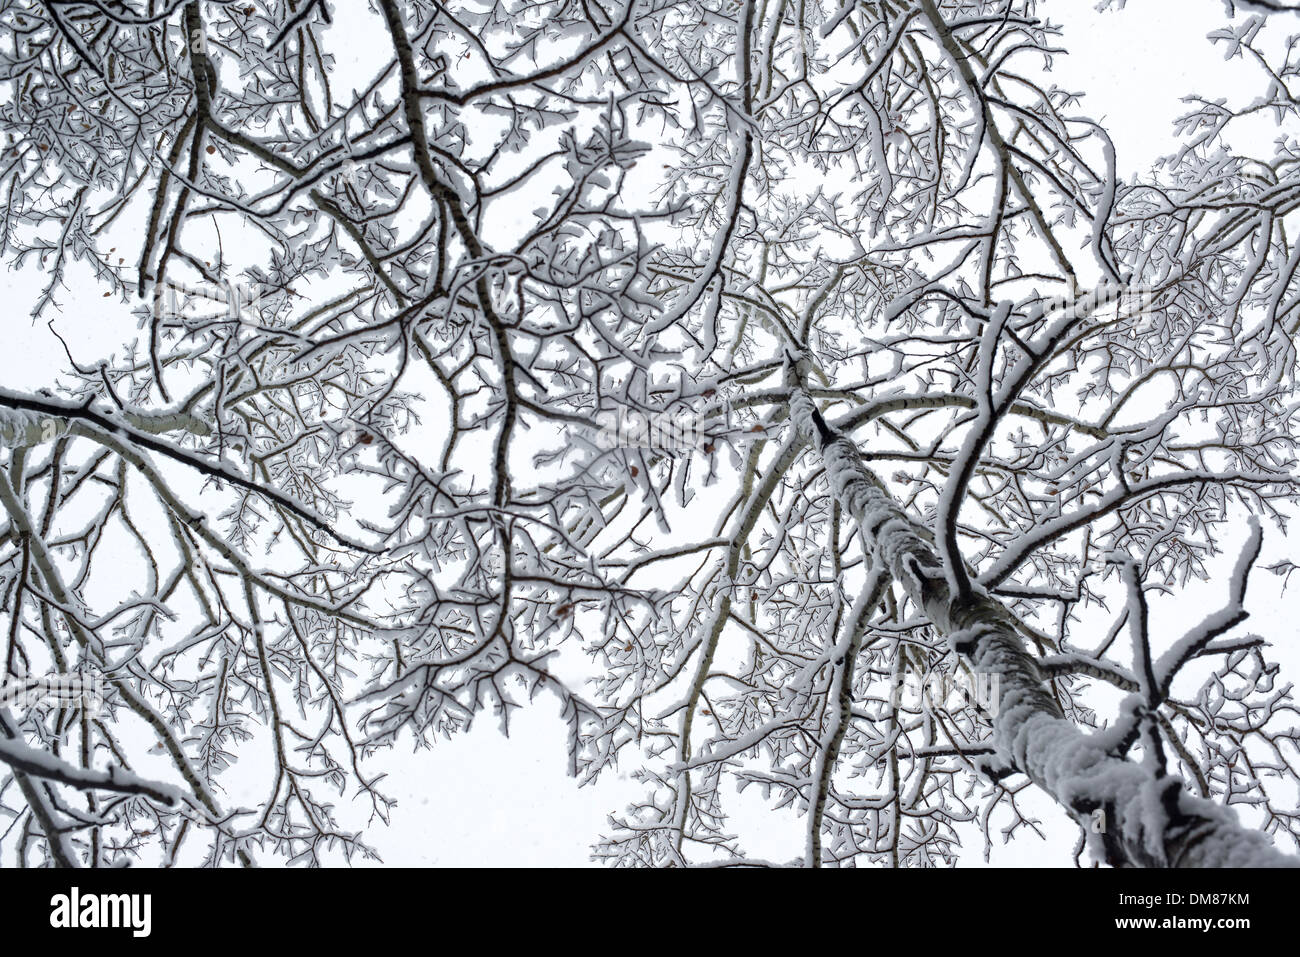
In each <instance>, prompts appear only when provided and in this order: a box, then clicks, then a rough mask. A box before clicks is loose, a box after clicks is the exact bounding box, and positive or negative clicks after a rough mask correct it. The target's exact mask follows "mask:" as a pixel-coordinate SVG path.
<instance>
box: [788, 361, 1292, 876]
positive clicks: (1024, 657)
mask: <svg viewBox="0 0 1300 957" xmlns="http://www.w3.org/2000/svg"><path fill="white" fill-rule="evenodd" d="M790 409H791V416H792V419H793V421H794V423H795V425H796V427H797V428H799V429H800V430H801V431H802V432H803V433H804V435H806V436H807V437H808V440H809V441H810V442H811V443H812V444H813V445H814V446H815V447H817V448H818V449H819V450H820V451H821V454H822V457H823V459H824V461H825V465H826V473H827V477H828V478H829V481H830V486H831V490H832V493H833V494H834V496H835V498H836V500H837V501H838V502H839V504H840V507H841V508H842V509H844V511H845V512H847V513H848V514H850V515H852V516H853V518H854V519H855V520H856V521H857V522H858V524H859V526H860V527H861V529H862V531H863V533H864V535H865V536H866V541H867V543H868V546H869V548H870V550H871V554H872V559H873V561H875V562H877V563H879V564H881V565H883V566H884V568H885V569H886V570H887V571H888V572H889V574H890V575H892V576H893V578H894V580H895V581H897V582H898V583H899V584H900V585H901V586H902V588H903V589H904V590H905V591H906V592H907V595H908V597H909V598H910V599H911V600H912V602H913V603H914V604H915V605H916V607H917V608H918V609H919V610H921V611H922V612H923V613H924V614H925V616H926V617H928V619H929V620H930V622H931V623H932V624H933V625H934V627H935V629H936V630H937V631H938V632H939V633H940V634H942V635H944V636H945V637H946V638H947V640H948V644H949V646H950V647H951V648H952V649H953V651H955V652H956V653H957V654H958V655H960V656H961V657H962V658H963V659H964V660H965V661H966V662H967V663H968V664H969V666H970V668H971V670H972V671H973V672H974V673H975V674H977V675H989V676H992V675H996V676H997V685H996V687H997V708H996V710H995V711H994V717H993V745H994V747H995V748H996V751H997V755H998V757H999V758H1000V759H1001V760H1002V761H1003V762H1005V764H1006V765H1007V766H1008V769H1010V770H1015V771H1019V772H1021V773H1024V774H1025V775H1027V776H1028V777H1029V779H1030V780H1031V781H1033V782H1034V783H1035V784H1036V785H1038V786H1039V787H1041V788H1042V789H1043V790H1044V791H1046V792H1047V793H1048V794H1049V795H1051V797H1052V798H1053V800H1055V801H1056V802H1057V803H1058V804H1060V805H1061V806H1062V807H1064V808H1065V809H1066V810H1067V811H1068V812H1069V813H1070V815H1071V816H1072V817H1073V818H1074V819H1075V820H1076V821H1077V822H1078V823H1079V825H1080V827H1082V828H1083V829H1084V831H1085V833H1087V834H1088V835H1089V838H1090V840H1091V841H1092V842H1093V844H1094V850H1096V851H1100V853H1101V855H1102V856H1103V857H1104V859H1105V860H1106V861H1107V863H1109V864H1112V865H1114V866H1117V867H1118V866H1122V867H1297V866H1300V859H1297V858H1295V857H1293V856H1290V855H1287V854H1284V853H1282V852H1281V851H1279V850H1277V849H1276V848H1275V847H1274V846H1273V845H1272V843H1271V842H1270V840H1269V839H1268V837H1267V836H1266V835H1264V834H1262V833H1261V832H1259V831H1257V830H1250V829H1247V828H1244V827H1242V826H1241V824H1240V823H1239V822H1238V821H1237V816H1236V814H1235V813H1234V812H1233V811H1231V810H1230V809H1228V808H1226V807H1223V806H1220V805H1218V804H1216V803H1214V802H1212V801H1209V800H1206V799H1204V798H1199V797H1196V796H1194V795H1192V794H1190V793H1188V792H1187V791H1186V790H1185V789H1184V787H1183V782H1182V780H1181V778H1179V777H1176V776H1170V775H1168V774H1166V773H1164V772H1163V771H1162V770H1159V769H1157V768H1155V767H1148V766H1144V765H1142V764H1139V763H1137V762H1136V761H1132V760H1128V759H1125V758H1121V757H1117V756H1116V755H1115V754H1114V753H1113V749H1114V747H1115V745H1116V743H1117V742H1118V740H1119V739H1118V736H1117V735H1115V734H1114V733H1111V732H1106V731H1103V732H1099V733H1096V734H1085V733H1084V732H1083V731H1081V730H1080V729H1079V728H1078V727H1077V726H1076V725H1075V724H1074V723H1073V722H1072V721H1070V720H1068V719H1067V718H1066V717H1065V716H1064V714H1063V713H1062V712H1061V709H1060V706H1059V705H1058V704H1057V702H1056V699H1055V697H1054V696H1053V695H1052V693H1051V692H1050V690H1049V689H1048V687H1047V685H1046V683H1045V681H1044V679H1043V676H1042V673H1041V672H1040V670H1039V668H1038V665H1037V662H1036V661H1035V659H1034V658H1033V656H1031V655H1030V654H1029V653H1028V652H1027V651H1026V649H1025V645H1024V642H1023V641H1022V639H1021V637H1020V633H1019V631H1018V630H1017V628H1016V626H1015V622H1016V619H1015V616H1014V615H1013V613H1012V612H1011V611H1010V610H1009V609H1007V607H1006V606H1005V605H1003V604H1002V603H1001V602H999V601H998V600H997V599H995V598H993V597H992V596H990V595H988V594H986V593H984V592H983V591H982V590H981V589H980V588H979V586H977V585H976V586H972V590H971V593H970V594H969V595H965V596H963V595H959V594H956V595H955V594H954V589H953V587H952V586H951V585H950V583H949V580H948V576H947V574H946V573H945V570H944V566H943V562H942V561H941V560H940V558H939V556H938V554H937V553H936V552H935V550H934V548H933V547H932V546H931V545H930V544H929V543H928V542H927V541H926V538H927V535H926V533H925V530H924V529H923V528H922V527H921V526H919V525H917V523H915V522H913V521H912V519H911V518H909V517H908V516H907V514H906V513H905V512H904V511H903V510H902V508H901V507H900V506H899V505H898V503H897V502H895V501H894V499H893V497H892V496H891V495H890V494H889V492H888V491H887V490H886V489H885V488H884V486H883V485H882V483H881V482H880V480H879V479H878V478H877V477H876V476H875V475H874V474H872V472H871V471H870V470H869V469H868V468H867V467H866V466H865V465H864V464H863V462H862V457H861V455H860V454H859V452H858V449H857V447H856V446H855V445H854V444H853V442H852V441H851V440H850V439H849V438H847V437H846V436H843V435H839V434H837V433H835V432H834V431H832V430H831V429H830V428H829V427H828V426H827V425H826V422H825V420H824V419H823V418H822V416H821V414H820V413H819V412H818V411H817V407H816V406H815V405H814V404H813V401H812V399H811V398H809V396H808V395H807V393H806V392H804V391H803V389H802V388H800V387H796V388H794V389H793V390H792V394H791V400H790ZM991 710H992V709H991ZM1097 812H1100V813H1097Z"/></svg>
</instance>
